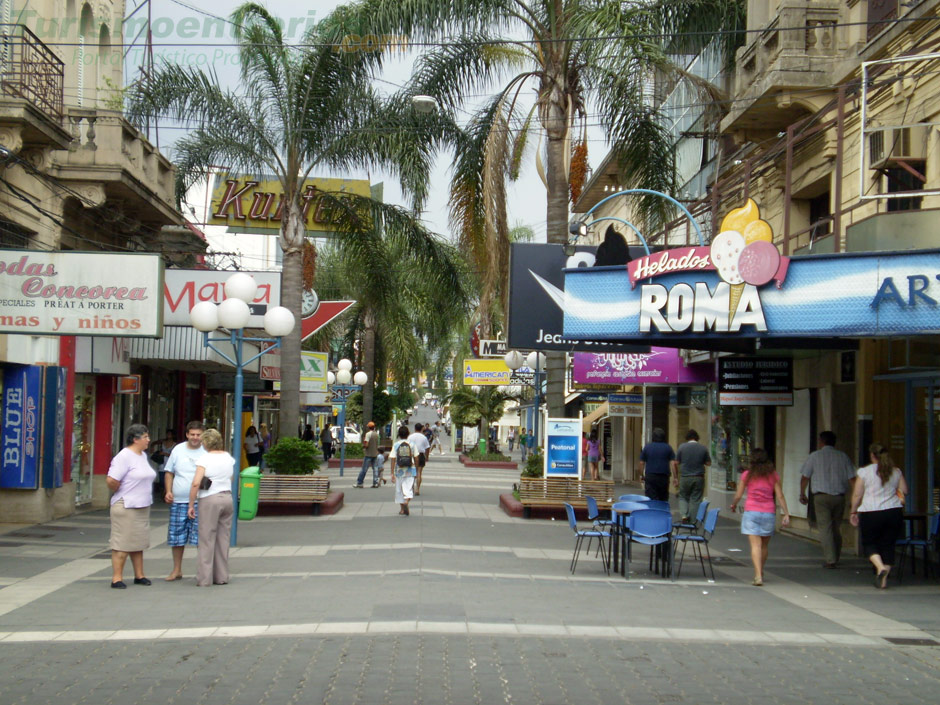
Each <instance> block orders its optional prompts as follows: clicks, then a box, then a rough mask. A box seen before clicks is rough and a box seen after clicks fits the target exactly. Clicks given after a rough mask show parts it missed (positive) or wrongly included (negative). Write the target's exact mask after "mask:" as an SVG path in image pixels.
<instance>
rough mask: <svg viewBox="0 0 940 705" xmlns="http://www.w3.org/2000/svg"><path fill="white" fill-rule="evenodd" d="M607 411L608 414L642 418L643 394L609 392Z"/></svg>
mask: <svg viewBox="0 0 940 705" xmlns="http://www.w3.org/2000/svg"><path fill="white" fill-rule="evenodd" d="M607 413H608V414H609V415H610V416H630V417H634V418H643V395H642V394H611V395H609V396H608V397H607Z"/></svg>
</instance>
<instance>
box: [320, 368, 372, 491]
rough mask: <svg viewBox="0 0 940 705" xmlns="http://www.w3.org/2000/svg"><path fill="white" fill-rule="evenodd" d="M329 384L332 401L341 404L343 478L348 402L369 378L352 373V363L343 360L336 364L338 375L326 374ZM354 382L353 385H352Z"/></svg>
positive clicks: (361, 374)
mask: <svg viewBox="0 0 940 705" xmlns="http://www.w3.org/2000/svg"><path fill="white" fill-rule="evenodd" d="M326 381H327V384H329V385H330V387H331V389H332V400H333V401H334V402H339V405H340V407H339V476H340V477H342V476H343V470H344V469H345V468H346V400H347V399H349V397H350V396H351V395H352V394H353V393H355V392H358V391H359V390H360V389H362V385H364V384H365V383H366V382H368V381H369V376H368V375H367V374H366V373H365V372H363V371H362V370H360V371H359V372H357V373H356V374H355V375H354V374H353V373H352V362H350V361H349V360H347V359H345V358H344V359H342V360H340V361H339V362H338V363H336V373H335V374H334V373H333V372H327V373H326ZM350 382H352V384H350Z"/></svg>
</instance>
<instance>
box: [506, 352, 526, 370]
mask: <svg viewBox="0 0 940 705" xmlns="http://www.w3.org/2000/svg"><path fill="white" fill-rule="evenodd" d="M503 361H504V362H505V363H506V367H508V368H509V369H510V370H518V369H519V368H520V367H522V363H524V362H525V358H524V357H523V356H522V353H521V352H519V351H518V350H510V351H509V352H508V353H506V354H505V355H504V356H503Z"/></svg>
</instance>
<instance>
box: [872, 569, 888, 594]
mask: <svg viewBox="0 0 940 705" xmlns="http://www.w3.org/2000/svg"><path fill="white" fill-rule="evenodd" d="M875 587H876V588H878V589H879V590H887V589H888V571H887V570H883V571H881V572H880V573H878V575H876V576H875Z"/></svg>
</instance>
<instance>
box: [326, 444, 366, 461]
mask: <svg viewBox="0 0 940 705" xmlns="http://www.w3.org/2000/svg"><path fill="white" fill-rule="evenodd" d="M362 455H363V453H362V443H347V444H346V459H347V460H348V459H349V458H361V457H362ZM333 457H334V458H338V457H339V442H338V441H336V442H334V443H333Z"/></svg>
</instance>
